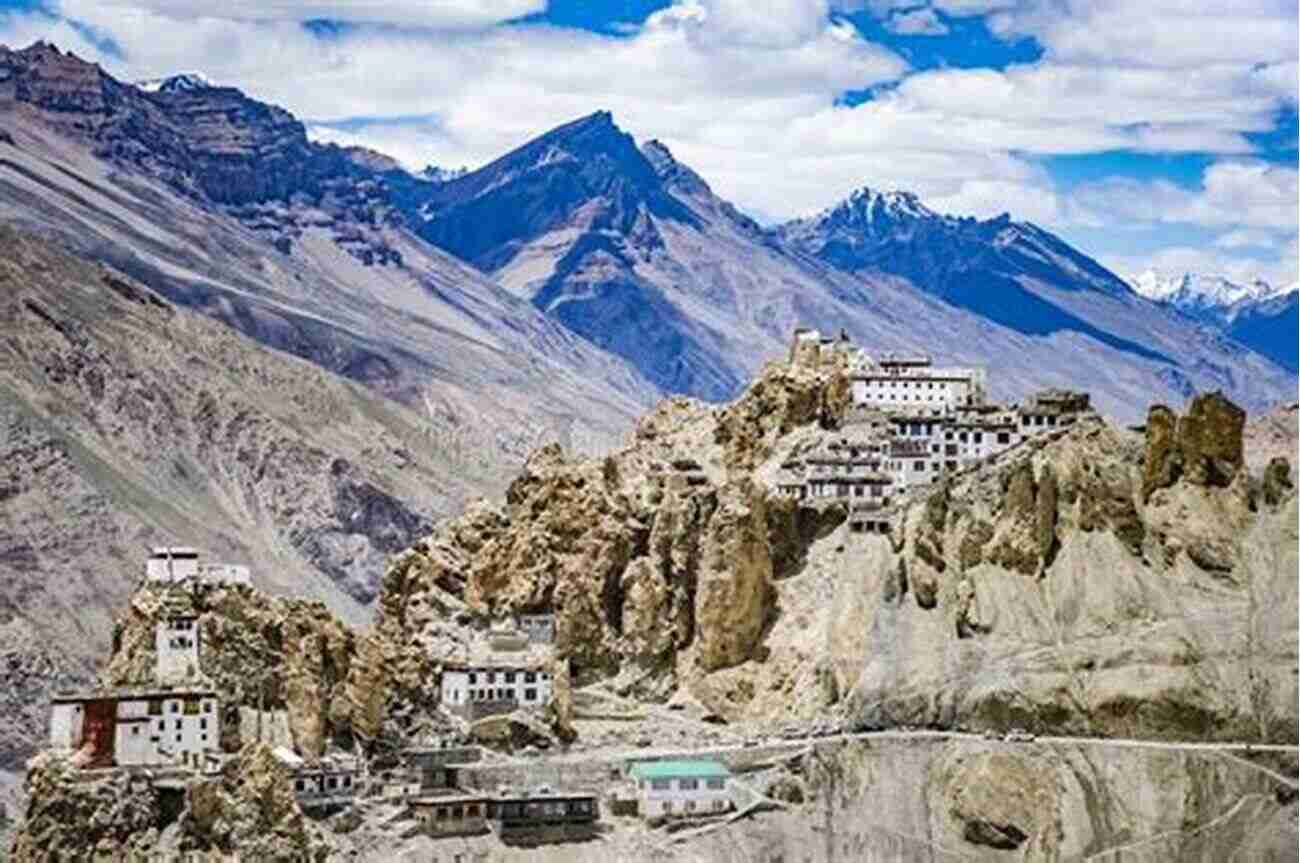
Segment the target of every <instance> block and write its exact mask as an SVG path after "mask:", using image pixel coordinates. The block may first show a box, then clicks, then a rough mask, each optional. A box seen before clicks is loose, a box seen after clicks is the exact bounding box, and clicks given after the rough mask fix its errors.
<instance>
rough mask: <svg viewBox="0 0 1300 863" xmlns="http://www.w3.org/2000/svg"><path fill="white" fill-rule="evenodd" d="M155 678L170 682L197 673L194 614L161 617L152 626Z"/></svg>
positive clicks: (196, 638) (190, 676) (197, 649)
mask: <svg viewBox="0 0 1300 863" xmlns="http://www.w3.org/2000/svg"><path fill="white" fill-rule="evenodd" d="M154 650H155V652H156V653H157V654H158V673H157V676H158V681H159V682H160V683H171V682H176V681H182V680H187V679H191V678H194V677H196V676H197V675H198V673H199V621H198V618H197V617H195V616H193V615H188V614H186V615H176V616H170V617H164V618H163V619H162V620H159V621H158V624H157V627H156V628H155V630H154Z"/></svg>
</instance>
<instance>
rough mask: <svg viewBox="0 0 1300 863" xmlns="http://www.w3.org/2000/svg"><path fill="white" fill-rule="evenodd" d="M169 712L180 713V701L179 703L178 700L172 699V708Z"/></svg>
mask: <svg viewBox="0 0 1300 863" xmlns="http://www.w3.org/2000/svg"><path fill="white" fill-rule="evenodd" d="M171 712H172V713H180V712H181V703H180V702H179V701H173V702H172V710H171Z"/></svg>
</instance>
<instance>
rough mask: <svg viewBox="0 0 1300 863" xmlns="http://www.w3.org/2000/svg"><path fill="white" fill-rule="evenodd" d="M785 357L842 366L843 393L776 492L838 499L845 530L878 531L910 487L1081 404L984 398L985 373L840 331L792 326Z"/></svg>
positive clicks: (1055, 397) (786, 464)
mask: <svg viewBox="0 0 1300 863" xmlns="http://www.w3.org/2000/svg"><path fill="white" fill-rule="evenodd" d="M790 361H791V363H792V364H795V365H803V366H808V367H814V368H824V367H832V368H836V369H841V370H843V371H844V372H845V373H847V374H848V376H849V378H850V380H851V382H852V401H851V405H850V407H849V409H848V410H847V412H846V414H845V416H844V418H843V421H842V423H841V425H840V427H839V428H838V429H836V430H834V431H833V432H828V433H826V435H825V436H824V438H823V439H822V440H821V441H820V442H818V444H817V445H815V446H812V447H806V446H805V447H804V449H803V450H802V451H801V452H800V453H798V454H791V455H788V456H787V458H786V459H785V461H783V463H782V464H781V470H780V471H779V472H778V474H777V475H776V486H777V489H778V491H779V492H780V493H781V494H783V495H786V496H788V497H795V498H798V499H809V500H815V499H826V498H830V499H835V498H839V499H842V500H843V501H844V502H845V503H846V504H848V506H849V510H850V518H849V523H850V527H851V528H852V529H854V530H866V531H870V532H876V531H879V532H888V530H889V520H888V518H887V517H884V518H882V517H881V513H882V512H883V511H885V510H888V509H889V507H891V506H892V505H893V504H894V503H896V502H897V501H898V499H899V498H900V497H901V496H902V494H903V493H904V492H906V491H907V490H908V489H910V488H914V487H916V486H920V485H926V484H929V483H932V482H934V481H936V480H938V479H939V478H941V477H943V476H944V475H949V474H953V473H956V472H958V471H961V470H965V469H966V468H969V467H971V466H973V465H975V464H978V463H979V462H981V461H983V460H984V459H987V458H991V457H993V456H996V455H997V454H999V453H1001V452H1003V451H1005V450H1008V449H1010V448H1012V447H1014V446H1016V445H1017V444H1019V443H1021V442H1023V441H1025V440H1028V439H1030V438H1032V437H1034V436H1036V435H1039V434H1043V433H1048V432H1052V431H1056V430H1058V429H1061V428H1063V427H1066V426H1069V425H1070V424H1072V423H1073V422H1074V421H1075V420H1076V419H1077V418H1078V417H1080V416H1082V415H1083V414H1085V413H1087V412H1088V411H1090V410H1091V406H1090V398H1089V396H1088V394H1087V393H1083V392H1076V391H1072V390H1062V389H1049V390H1044V391H1042V392H1040V393H1037V394H1035V395H1032V396H1030V397H1029V398H1027V399H1026V400H1025V401H1024V402H1023V403H1021V404H1019V405H1011V406H1006V405H999V404H995V403H991V402H989V401H988V400H987V397H986V384H987V382H986V376H985V371H984V369H982V368H978V367H952V368H941V367H936V366H935V365H934V364H933V361H932V360H931V358H930V357H929V356H926V355H921V354H916V355H900V354H886V355H884V356H882V357H880V358H879V359H875V358H872V357H871V356H869V355H867V353H866V352H864V351H862V350H861V349H859V348H857V347H856V346H854V345H853V344H852V343H851V342H849V340H848V339H847V337H846V336H845V335H844V334H841V336H840V338H839V339H826V338H823V337H822V336H821V335H820V334H819V333H818V332H817V331H816V330H808V329H799V330H796V331H795V336H794V340H793V342H792V344H791V348H790Z"/></svg>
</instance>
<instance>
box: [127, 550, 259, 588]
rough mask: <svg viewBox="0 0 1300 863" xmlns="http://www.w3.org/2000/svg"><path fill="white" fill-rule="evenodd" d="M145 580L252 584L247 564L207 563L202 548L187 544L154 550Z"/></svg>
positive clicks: (164, 582)
mask: <svg viewBox="0 0 1300 863" xmlns="http://www.w3.org/2000/svg"><path fill="white" fill-rule="evenodd" d="M144 577H145V580H146V581H149V582H152V583H155V584H176V583H180V582H185V581H197V582H203V583H212V584H252V581H253V580H252V577H251V576H250V575H249V572H248V567H246V566H237V565H235V564H231V563H204V562H202V561H200V560H199V551H198V549H195V548H189V547H188V546H170V547H169V546H164V547H161V548H155V549H153V551H152V553H151V554H150V555H149V560H148V562H147V563H146V564H145V568H144Z"/></svg>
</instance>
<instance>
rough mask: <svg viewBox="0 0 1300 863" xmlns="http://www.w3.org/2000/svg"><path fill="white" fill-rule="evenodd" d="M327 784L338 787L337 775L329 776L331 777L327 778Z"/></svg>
mask: <svg viewBox="0 0 1300 863" xmlns="http://www.w3.org/2000/svg"><path fill="white" fill-rule="evenodd" d="M328 784H329V787H330V788H338V787H339V780H338V777H337V776H331V777H330V778H329V783H328Z"/></svg>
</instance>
